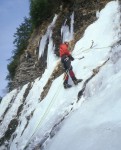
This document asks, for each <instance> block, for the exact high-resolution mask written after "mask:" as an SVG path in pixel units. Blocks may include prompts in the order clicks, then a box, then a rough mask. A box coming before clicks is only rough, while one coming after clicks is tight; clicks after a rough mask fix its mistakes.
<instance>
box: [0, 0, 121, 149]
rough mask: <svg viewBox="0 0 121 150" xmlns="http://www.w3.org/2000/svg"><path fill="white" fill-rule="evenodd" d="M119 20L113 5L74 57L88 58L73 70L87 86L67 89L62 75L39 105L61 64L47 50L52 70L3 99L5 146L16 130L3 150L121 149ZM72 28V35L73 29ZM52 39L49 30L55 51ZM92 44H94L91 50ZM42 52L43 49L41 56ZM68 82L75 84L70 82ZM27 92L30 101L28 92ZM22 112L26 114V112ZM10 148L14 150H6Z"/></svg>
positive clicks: (0, 133)
mask: <svg viewBox="0 0 121 150" xmlns="http://www.w3.org/2000/svg"><path fill="white" fill-rule="evenodd" d="M73 15H74V13H73V14H72V16H71V17H72V23H71V25H72V24H73ZM56 17H57V16H55V18H54V21H53V23H52V24H51V25H52V26H53V25H54V23H55V21H56ZM120 18H121V16H120V8H119V4H118V1H111V2H109V3H108V4H107V5H106V6H105V8H104V9H103V10H101V11H100V12H98V18H97V20H96V21H95V22H94V23H92V24H91V25H90V26H88V28H87V29H86V30H85V33H84V36H83V38H81V39H80V40H79V41H78V42H77V43H76V45H75V48H74V50H73V53H72V55H73V57H75V58H80V57H82V56H84V59H81V60H79V59H75V60H74V61H73V62H72V66H73V69H74V72H75V74H76V76H77V78H82V79H83V82H81V83H79V84H78V85H77V86H73V87H72V88H70V89H64V88H63V75H61V76H59V77H58V78H56V79H55V80H54V81H53V83H52V85H51V87H50V90H49V92H48V94H47V96H46V97H45V98H44V99H43V100H42V101H41V102H40V100H39V98H40V95H41V93H42V91H43V87H44V86H45V85H46V83H47V81H48V79H49V77H50V75H51V74H52V72H53V70H54V68H55V66H56V64H57V62H58V59H57V58H56V56H54V54H53V52H52V51H51V50H48V61H47V63H48V67H47V69H46V70H45V72H44V74H43V75H42V78H41V79H39V78H37V79H36V80H35V82H33V84H32V85H31V86H30V85H29V84H27V85H25V86H23V88H22V89H21V90H20V91H18V90H14V91H12V92H10V93H9V94H7V95H6V96H5V97H4V98H3V100H2V102H1V104H0V117H1V118H0V121H1V122H0V138H1V139H0V143H1V141H2V139H3V137H4V136H5V135H6V133H8V134H9V132H10V131H9V132H8V131H7V130H8V127H10V126H9V125H10V122H11V121H13V124H14V125H16V130H15V131H14V133H13V135H12V137H11V138H10V140H9V141H7V140H6V143H4V144H3V145H1V146H0V150H6V149H7V150H25V149H26V150H35V149H36V150H121V41H120V38H121V31H120V30H121V28H120V24H121V20H120ZM71 28H72V29H71V35H73V25H72V27H71ZM63 29H65V28H63ZM51 35H52V31H51V30H50V29H48V33H47V38H49V45H48V49H54V45H53V40H52V36H51ZM63 36H64V35H63ZM63 38H64V37H63ZM66 38H67V37H66ZM68 40H70V39H68ZM92 40H93V41H94V44H93V46H92V48H90V45H91V43H92ZM44 43H46V38H45V40H44ZM43 51H44V47H43V49H42V50H40V55H39V57H41V55H42V53H43ZM49 56H51V57H52V59H53V60H54V63H52V61H51V60H50V59H51V57H49ZM69 82H70V84H73V83H72V81H71V79H70V81H69ZM28 89H29V93H28V95H27V97H26V99H25V94H24V93H25V91H26V92H27V90H28ZM81 92H82V93H81ZM78 93H80V94H79V97H80V98H79V99H78V98H77V97H78ZM10 103H11V105H10V106H9V107H8V105H9V104H10ZM22 104H24V105H22ZM19 106H21V107H19ZM7 107H8V109H7V111H6V112H5V110H6V108H7ZM18 108H19V110H21V109H22V111H21V113H19V112H18V111H17V110H18ZM17 113H18V115H16V114H17ZM8 143H9V144H8ZM6 145H9V146H7V148H6Z"/></svg>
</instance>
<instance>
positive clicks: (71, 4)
mask: <svg viewBox="0 0 121 150" xmlns="http://www.w3.org/2000/svg"><path fill="white" fill-rule="evenodd" d="M109 1H110V0H88V1H87V0H75V1H73V0H68V1H66V2H65V1H62V3H61V5H60V7H59V8H58V9H57V10H56V13H57V15H58V18H57V20H56V24H55V26H54V28H53V30H52V31H53V34H52V38H53V42H54V45H55V54H56V55H57V56H59V53H58V47H59V44H60V43H61V42H62V37H61V27H62V25H63V24H64V22H65V20H66V23H67V24H68V25H69V26H70V16H71V14H72V13H73V12H74V39H73V41H72V42H71V49H73V48H74V44H75V43H76V42H77V41H78V40H79V38H80V37H82V36H83V33H84V30H85V29H86V27H87V26H88V25H89V24H91V23H92V22H94V21H95V20H96V12H97V11H98V10H100V9H101V8H103V7H104V6H105V5H106V3H107V2H109ZM53 17H54V14H53V16H50V17H49V18H48V19H46V18H45V21H43V23H42V24H41V25H40V26H39V27H38V28H37V29H35V30H34V32H33V33H32V35H31V38H30V39H29V45H28V47H27V50H28V51H29V52H30V53H31V56H32V58H30V59H28V60H27V59H26V58H25V54H23V55H22V56H21V59H20V64H19V66H18V68H17V70H16V75H15V77H14V79H13V81H12V85H11V90H12V89H14V88H16V87H19V86H23V85H24V84H26V83H28V82H32V81H33V80H34V79H36V78H37V77H41V76H42V74H43V72H44V70H45V69H46V67H47V46H48V41H47V43H46V46H45V50H44V54H43V56H42V57H41V58H39V59H38V51H39V44H40V40H41V38H42V36H43V35H44V34H45V33H46V30H47V27H48V25H49V24H50V23H51V22H52V19H53ZM59 68H60V70H59V73H57V76H58V75H59V74H61V73H62V68H61V67H59ZM55 78H56V76H55Z"/></svg>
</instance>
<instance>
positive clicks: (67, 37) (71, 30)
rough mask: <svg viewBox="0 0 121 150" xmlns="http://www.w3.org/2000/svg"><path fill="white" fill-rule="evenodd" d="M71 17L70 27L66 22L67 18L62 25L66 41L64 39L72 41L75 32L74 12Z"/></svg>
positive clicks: (62, 32)
mask: <svg viewBox="0 0 121 150" xmlns="http://www.w3.org/2000/svg"><path fill="white" fill-rule="evenodd" d="M70 19H71V23H70V28H69V26H68V25H67V24H66V22H67V19H66V20H65V22H64V24H63V26H62V27H61V37H62V42H64V41H71V40H72V39H73V33H74V12H73V13H72V15H71V16H70Z"/></svg>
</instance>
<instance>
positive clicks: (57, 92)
mask: <svg viewBox="0 0 121 150" xmlns="http://www.w3.org/2000/svg"><path fill="white" fill-rule="evenodd" d="M61 83H62V81H61V82H60V84H59V87H58V89H57V91H56V93H55V94H54V96H53V98H52V100H51V101H50V104H49V105H48V107H47V109H46V111H45V112H44V114H43V116H42V117H41V120H40V121H39V123H38V125H37V127H36V128H35V131H34V132H33V134H32V135H31V137H30V138H29V140H28V142H27V144H26V146H25V148H24V150H25V149H26V148H27V147H28V145H29V143H30V141H31V139H32V137H33V136H34V135H35V133H36V132H37V131H38V129H39V128H40V126H41V125H42V123H43V121H44V119H45V118H46V117H47V115H48V113H49V111H50V109H51V108H52V106H53V104H54V103H55V101H56V97H57V96H58V94H59V92H60V91H61V88H62V84H61Z"/></svg>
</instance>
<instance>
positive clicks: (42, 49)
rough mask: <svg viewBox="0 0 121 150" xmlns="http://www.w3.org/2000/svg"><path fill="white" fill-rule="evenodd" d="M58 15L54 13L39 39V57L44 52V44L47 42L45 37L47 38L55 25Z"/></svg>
mask: <svg viewBox="0 0 121 150" xmlns="http://www.w3.org/2000/svg"><path fill="white" fill-rule="evenodd" d="M57 17H58V15H56V14H55V16H54V18H53V21H52V23H51V24H50V25H49V26H48V28H47V31H46V33H45V35H43V37H42V39H41V41H40V46H39V58H40V57H41V56H42V55H43V54H44V50H45V46H46V43H47V39H48V38H49V36H50V34H51V31H52V29H53V27H54V25H55V22H56V20H57Z"/></svg>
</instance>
